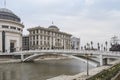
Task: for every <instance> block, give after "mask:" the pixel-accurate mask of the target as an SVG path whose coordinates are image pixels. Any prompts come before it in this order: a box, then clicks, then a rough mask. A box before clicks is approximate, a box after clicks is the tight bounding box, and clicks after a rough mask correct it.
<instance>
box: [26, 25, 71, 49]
mask: <svg viewBox="0 0 120 80" xmlns="http://www.w3.org/2000/svg"><path fill="white" fill-rule="evenodd" d="M28 31H29V33H30V34H29V43H30V44H29V48H30V49H33V50H35V49H39V50H49V49H71V36H72V35H71V34H68V33H65V32H61V31H60V30H59V28H58V27H57V26H55V25H51V26H49V27H48V28H44V27H40V26H38V27H34V28H29V29H28Z"/></svg>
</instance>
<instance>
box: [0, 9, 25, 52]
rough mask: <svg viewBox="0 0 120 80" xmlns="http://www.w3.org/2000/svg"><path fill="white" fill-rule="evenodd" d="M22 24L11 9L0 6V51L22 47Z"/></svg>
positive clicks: (10, 50)
mask: <svg viewBox="0 0 120 80" xmlns="http://www.w3.org/2000/svg"><path fill="white" fill-rule="evenodd" d="M23 28H24V25H23V24H22V23H21V19H20V18H19V17H18V16H17V15H15V14H14V13H13V12H12V11H11V10H9V9H6V8H0V52H14V51H19V50H21V48H22V32H23Z"/></svg>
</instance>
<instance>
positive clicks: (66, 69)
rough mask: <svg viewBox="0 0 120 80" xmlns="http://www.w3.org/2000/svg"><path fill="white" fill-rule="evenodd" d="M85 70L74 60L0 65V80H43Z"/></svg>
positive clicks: (82, 65)
mask: <svg viewBox="0 0 120 80" xmlns="http://www.w3.org/2000/svg"><path fill="white" fill-rule="evenodd" d="M90 68H92V66H90ZM85 70H86V64H85V63H83V62H81V61H78V60H74V59H69V60H52V61H40V62H35V63H15V64H0V80H45V79H48V78H52V77H55V76H58V75H62V74H65V75H73V74H77V73H79V72H82V71H85Z"/></svg>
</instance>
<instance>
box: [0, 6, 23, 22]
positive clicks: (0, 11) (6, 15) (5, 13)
mask: <svg viewBox="0 0 120 80" xmlns="http://www.w3.org/2000/svg"><path fill="white" fill-rule="evenodd" d="M0 19H6V20H12V21H17V22H20V21H21V20H20V18H19V17H18V16H17V15H15V14H14V13H13V12H12V11H11V10H9V9H6V8H0Z"/></svg>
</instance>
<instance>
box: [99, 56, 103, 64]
mask: <svg viewBox="0 0 120 80" xmlns="http://www.w3.org/2000/svg"><path fill="white" fill-rule="evenodd" d="M99 58H100V66H103V56H102V55H100V56H99Z"/></svg>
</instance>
